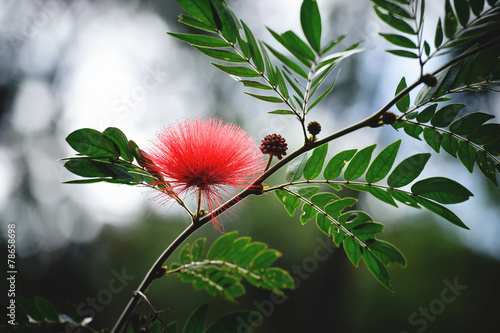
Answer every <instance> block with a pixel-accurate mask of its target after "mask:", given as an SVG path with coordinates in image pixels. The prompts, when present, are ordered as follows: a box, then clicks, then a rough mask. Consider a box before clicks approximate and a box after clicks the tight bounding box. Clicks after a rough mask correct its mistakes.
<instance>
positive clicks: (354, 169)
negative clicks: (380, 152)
mask: <svg viewBox="0 0 500 333" xmlns="http://www.w3.org/2000/svg"><path fill="white" fill-rule="evenodd" d="M376 146H377V145H376V144H374V145H371V146H368V147H366V148H363V149H361V150H360V151H359V152H358V153H356V155H354V157H353V158H352V160H351V162H349V165H348V166H347V168H346V170H345V171H344V179H345V180H347V181H349V180H354V179H357V178H359V177H361V175H362V174H363V173H364V172H365V170H366V168H367V167H368V164H369V163H370V159H371V157H372V153H373V150H374V149H375V147H376Z"/></svg>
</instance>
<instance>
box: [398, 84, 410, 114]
mask: <svg viewBox="0 0 500 333" xmlns="http://www.w3.org/2000/svg"><path fill="white" fill-rule="evenodd" d="M405 88H406V80H405V78H404V76H403V77H402V78H401V81H399V84H398V87H397V88H396V93H395V95H396V96H397V94H399V93H400V92H401V91H402V90H404V89H405ZM396 107H397V108H398V110H399V111H401V112H406V110H408V108H409V107H410V95H409V94H406V95H405V96H404V97H403V98H401V99H400V100H399V101H398V102H397V103H396Z"/></svg>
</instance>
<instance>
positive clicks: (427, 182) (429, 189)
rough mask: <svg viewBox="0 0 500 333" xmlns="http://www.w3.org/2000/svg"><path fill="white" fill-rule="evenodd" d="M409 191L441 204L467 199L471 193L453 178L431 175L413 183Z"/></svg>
mask: <svg viewBox="0 0 500 333" xmlns="http://www.w3.org/2000/svg"><path fill="white" fill-rule="evenodd" d="M411 191H412V193H413V194H415V195H420V196H423V197H426V198H429V199H432V200H434V201H437V202H439V203H442V204H454V203H459V202H464V201H466V200H469V197H471V196H473V194H472V193H471V192H470V191H469V190H468V189H466V188H465V187H464V186H462V185H461V184H459V183H457V182H456V181H454V180H451V179H448V178H443V177H432V178H427V179H423V180H420V181H418V182H416V183H415V184H413V186H412V187H411Z"/></svg>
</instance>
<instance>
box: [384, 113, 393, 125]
mask: <svg viewBox="0 0 500 333" xmlns="http://www.w3.org/2000/svg"><path fill="white" fill-rule="evenodd" d="M395 121H396V115H395V114H394V113H392V112H390V111H389V112H386V113H384V115H383V116H382V122H383V123H384V124H388V125H390V124H394V122H395Z"/></svg>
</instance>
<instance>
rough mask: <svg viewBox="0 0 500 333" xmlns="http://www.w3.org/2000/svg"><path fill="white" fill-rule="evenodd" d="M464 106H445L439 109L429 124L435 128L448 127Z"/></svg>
mask: <svg viewBox="0 0 500 333" xmlns="http://www.w3.org/2000/svg"><path fill="white" fill-rule="evenodd" d="M464 106H465V104H447V105H445V106H443V107H442V108H441V109H439V110H438V111H437V112H436V114H435V115H434V117H432V119H431V124H432V125H433V126H436V127H446V126H448V125H450V124H451V123H452V122H453V120H454V119H455V117H456V116H457V114H458V113H459V112H460V110H462V109H463V108H464Z"/></svg>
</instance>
